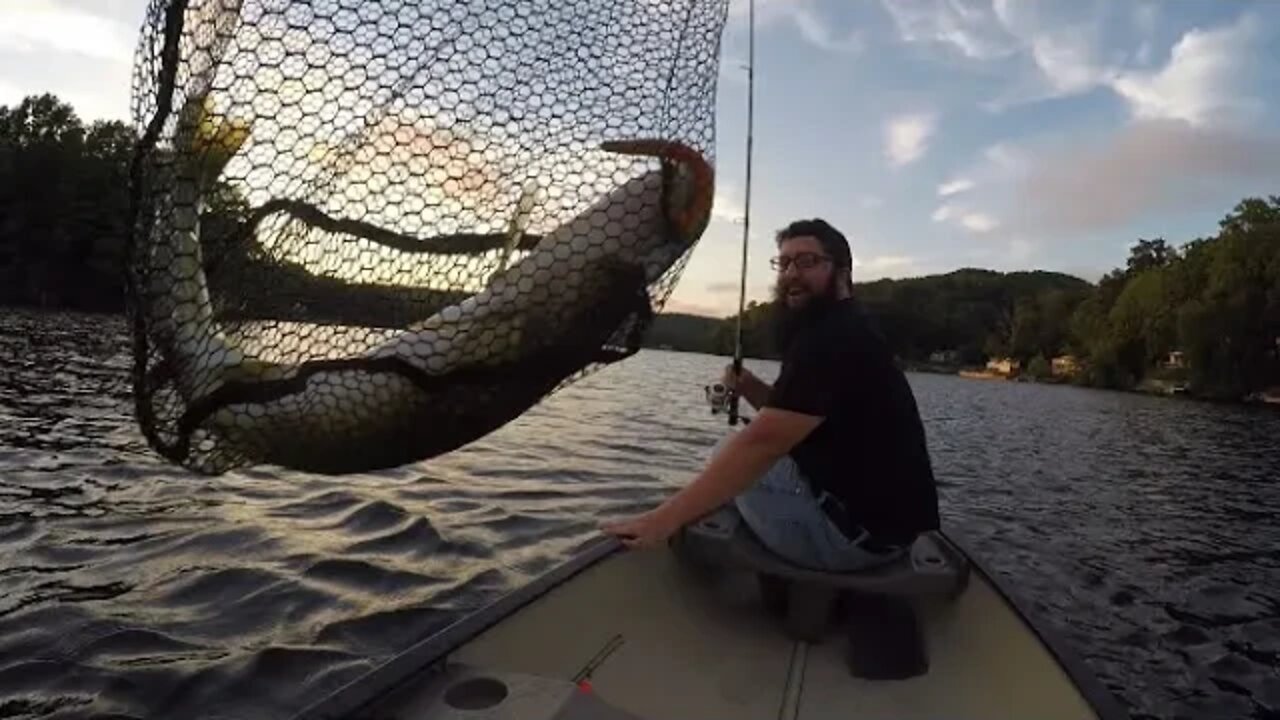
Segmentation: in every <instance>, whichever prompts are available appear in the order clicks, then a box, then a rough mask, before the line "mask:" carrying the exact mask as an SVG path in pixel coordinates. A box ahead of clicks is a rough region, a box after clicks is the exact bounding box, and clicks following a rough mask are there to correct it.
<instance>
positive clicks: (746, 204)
mask: <svg viewBox="0 0 1280 720" xmlns="http://www.w3.org/2000/svg"><path fill="white" fill-rule="evenodd" d="M755 78H756V0H748V4H747V181H746V193H745V195H746V197H745V199H744V200H743V204H742V276H741V278H740V279H739V282H740V285H739V288H738V328H737V331H736V332H735V336H734V343H733V376H734V377H735V378H738V377H740V376H741V375H742V315H743V313H744V312H745V311H746V303H747V239H748V238H749V237H750V236H751V145H752V139H753V138H752V129H753V119H754V118H753V113H754V111H755V85H756V83H755ZM739 397H740V393H739V392H738V390H737V389H736V388H735V390H734V391H733V392H732V393H731V394H730V397H729V424H730V425H737V424H738V419H739V416H738V398H739Z"/></svg>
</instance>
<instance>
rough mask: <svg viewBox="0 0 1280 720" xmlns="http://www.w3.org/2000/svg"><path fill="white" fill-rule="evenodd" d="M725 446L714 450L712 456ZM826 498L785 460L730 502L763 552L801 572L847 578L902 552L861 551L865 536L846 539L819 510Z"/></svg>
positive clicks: (863, 534)
mask: <svg viewBox="0 0 1280 720" xmlns="http://www.w3.org/2000/svg"><path fill="white" fill-rule="evenodd" d="M724 442H725V441H724V440H721V441H720V443H718V444H717V445H716V452H718V451H719V450H720V447H721V446H722V445H723V444H724ZM825 495H826V491H823V493H822V495H820V496H818V497H815V496H814V495H813V492H812V490H810V486H809V483H808V481H807V480H806V479H805V477H804V475H803V474H801V472H800V468H799V466H797V465H796V463H795V461H794V460H792V459H791V456H789V455H786V456H783V457H782V458H781V459H779V460H778V461H777V462H776V463H774V465H773V467H771V468H769V469H768V470H767V471H765V473H764V475H763V476H761V477H760V478H759V479H758V480H757V481H756V482H755V484H754V485H753V486H752V487H751V488H749V489H747V490H746V491H745V492H743V493H742V494H741V495H738V496H737V497H736V498H734V504H735V505H736V506H737V508H738V512H739V513H740V514H741V515H742V519H743V521H744V522H746V524H747V527H749V528H751V530H752V532H754V533H755V535H756V537H757V538H759V540H760V542H761V543H762V544H763V545H764V546H765V547H767V548H769V550H771V551H773V552H774V553H776V554H777V555H779V556H781V557H782V558H783V559H785V560H787V561H789V562H791V563H794V564H796V565H798V566H800V567H806V568H809V569H812V570H824V571H829V572H841V571H844V572H848V571H852V570H859V569H864V568H868V567H871V566H874V565H882V564H884V563H886V562H889V561H891V560H893V559H895V558H897V557H898V556H899V555H901V554H902V553H903V552H905V550H904V551H899V552H896V553H892V554H884V553H873V552H870V551H868V550H865V549H863V548H862V547H861V543H862V542H865V540H866V538H867V533H866V532H865V531H864V532H863V533H861V534H860V535H859V536H858V537H855V538H848V537H845V535H844V533H842V532H841V531H840V530H839V528H837V527H836V525H835V524H834V523H833V522H832V521H831V518H829V517H828V516H827V513H826V512H825V511H823V509H822V508H821V507H820V506H819V505H818V503H819V501H821V500H823V499H824V497H823V496H825Z"/></svg>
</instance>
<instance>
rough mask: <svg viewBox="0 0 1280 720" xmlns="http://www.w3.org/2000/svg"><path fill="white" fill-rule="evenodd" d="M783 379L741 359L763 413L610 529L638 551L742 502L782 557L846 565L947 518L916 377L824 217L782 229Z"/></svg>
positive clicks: (778, 310) (894, 547)
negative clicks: (858, 296)
mask: <svg viewBox="0 0 1280 720" xmlns="http://www.w3.org/2000/svg"><path fill="white" fill-rule="evenodd" d="M777 244H778V255H777V257H775V258H773V261H772V264H773V267H774V269H775V270H776V271H777V273H778V276H777V284H776V286H775V290H774V303H773V308H772V310H773V312H774V321H775V325H774V336H775V340H776V342H777V347H778V351H779V353H780V354H781V356H782V367H781V369H780V371H779V375H778V378H777V381H776V382H775V383H774V384H773V385H769V384H768V383H766V382H764V381H762V380H761V379H759V378H758V377H756V376H755V375H753V374H752V373H751V372H749V371H746V370H743V372H742V373H741V374H740V375H736V374H735V373H734V372H733V368H732V366H730V367H729V368H728V369H726V371H725V377H724V382H725V384H726V385H729V386H730V387H731V388H734V390H735V391H736V392H737V393H738V394H739V396H740V397H742V398H744V399H746V401H747V402H749V403H751V405H752V406H753V407H755V408H756V409H757V410H758V411H759V412H758V413H757V415H756V416H755V418H754V419H753V420H752V421H751V422H750V424H748V425H747V426H746V427H745V428H744V429H742V430H741V431H738V432H734V433H731V434H730V435H729V436H728V437H726V438H725V439H724V440H723V441H722V442H721V443H719V444H718V445H717V447H716V450H715V452H714V453H713V455H712V458H711V460H710V462H709V463H708V464H707V466H706V467H705V468H704V469H703V471H702V472H701V473H699V474H698V475H697V477H695V478H694V479H693V480H692V481H691V482H690V483H689V484H688V485H687V486H686V487H684V488H683V489H681V490H680V491H679V492H677V493H675V494H674V495H672V496H671V497H670V498H668V499H667V500H666V501H665V502H664V503H662V504H661V505H660V506H658V507H657V508H655V509H653V510H651V511H649V512H647V513H644V514H642V515H639V516H636V517H633V518H629V519H626V520H623V521H621V522H617V523H612V524H609V525H606V526H604V528H603V529H604V530H605V532H608V533H610V534H612V535H615V536H617V537H619V538H620V539H621V540H622V542H623V543H624V544H626V545H627V546H629V547H652V546H657V545H660V544H662V543H663V542H665V541H666V539H667V538H669V537H670V536H671V535H672V534H674V533H675V532H676V531H678V530H679V529H680V528H682V527H684V526H685V525H686V524H688V523H690V522H692V521H694V520H697V519H698V518H700V517H702V516H703V515H705V514H707V513H709V512H711V511H712V510H714V509H716V508H717V507H719V506H721V505H723V504H724V503H726V502H729V501H733V502H734V503H735V504H736V506H737V508H738V511H739V512H740V513H741V515H742V517H743V520H744V521H745V522H746V523H747V525H748V526H749V527H750V528H751V530H752V531H753V532H754V533H755V535H756V536H757V537H758V538H759V539H760V541H761V542H762V543H763V544H764V545H765V546H766V547H768V548H769V549H770V550H772V551H773V552H774V553H776V554H778V555H779V556H781V557H783V558H785V559H786V560H788V561H790V562H792V563H794V564H796V565H799V566H802V567H808V568H812V569H815V570H824V571H829V572H849V571H855V570H858V569H860V568H864V567H868V566H871V565H876V564H881V563H883V562H885V561H887V560H889V559H892V558H894V557H896V556H898V555H899V554H901V553H903V552H905V551H906V549H907V548H908V547H909V546H910V545H911V542H912V541H913V540H914V539H915V538H916V536H918V535H919V534H920V533H922V532H926V531H929V530H936V529H937V528H938V526H939V516H938V497H937V489H936V485H935V483H934V478H933V470H932V464H931V463H930V460H929V451H928V447H927V443H926V440H925V432H924V426H923V423H922V422H921V419H920V413H919V410H918V409H917V406H916V401H915V397H914V395H913V394H912V391H911V387H910V385H909V384H908V383H907V379H906V376H905V375H904V374H903V373H902V371H901V370H900V369H899V368H898V367H897V364H896V363H895V361H894V357H893V354H892V352H890V350H889V348H888V346H887V345H886V344H885V342H884V340H883V338H882V337H881V336H880V335H879V334H878V333H877V332H875V330H874V329H873V328H872V327H871V325H870V324H869V323H868V321H867V319H866V317H865V316H864V314H863V312H862V311H861V309H860V308H859V306H858V304H857V301H856V300H855V299H854V297H853V289H854V288H853V280H852V267H853V263H852V255H851V253H850V250H849V243H848V241H847V240H846V239H845V237H844V235H843V234H841V233H840V232H839V231H838V230H836V229H835V228H834V227H832V226H831V225H830V224H828V223H827V222H826V221H824V220H821V219H814V220H799V221H796V222H794V223H792V224H790V225H788V226H787V227H786V228H784V229H782V230H781V231H780V232H778V234H777Z"/></svg>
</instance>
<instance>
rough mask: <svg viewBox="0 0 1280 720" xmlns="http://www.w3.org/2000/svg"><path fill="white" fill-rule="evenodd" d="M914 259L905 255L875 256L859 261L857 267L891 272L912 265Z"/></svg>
mask: <svg viewBox="0 0 1280 720" xmlns="http://www.w3.org/2000/svg"><path fill="white" fill-rule="evenodd" d="M915 262H916V259H915V258H913V257H910V256H907V255H877V256H875V257H873V258H871V259H870V260H866V261H859V262H858V267H859V268H865V269H867V270H892V269H895V268H904V267H910V266H911V265H914V264H915Z"/></svg>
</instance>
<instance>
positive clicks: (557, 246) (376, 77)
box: [126, 0, 727, 473]
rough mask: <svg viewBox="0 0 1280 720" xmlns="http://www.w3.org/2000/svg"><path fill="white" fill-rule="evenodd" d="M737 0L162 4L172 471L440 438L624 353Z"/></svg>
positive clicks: (296, 461)
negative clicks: (175, 467) (730, 9)
mask: <svg viewBox="0 0 1280 720" xmlns="http://www.w3.org/2000/svg"><path fill="white" fill-rule="evenodd" d="M726 16H727V0H471V1H469V2H461V1H455V2H445V1H443V0H440V1H430V0H153V2H152V4H151V6H150V7H149V9H148V13H147V17H146V21H145V23H144V26H143V29H142V33H141V37H140V40H139V45H138V50H137V56H136V58H135V66H134V87H133V107H132V113H133V118H134V122H135V123H136V124H137V125H138V129H139V132H140V133H141V136H142V140H141V142H140V143H139V145H138V150H137V153H136V154H135V157H134V161H133V166H132V169H131V170H132V174H131V189H130V191H131V194H132V195H131V196H132V201H133V202H132V205H131V212H132V217H131V231H132V232H131V237H130V241H129V248H128V270H127V278H126V280H127V283H126V285H127V288H128V292H127V297H128V314H129V318H130V323H131V328H132V335H133V344H134V356H135V368H134V377H133V382H134V389H135V398H136V413H137V417H138V421H139V424H140V425H141V428H142V431H143V433H144V435H145V436H146V438H147V440H148V442H149V443H150V445H151V446H152V447H153V448H155V449H156V451H158V452H159V453H160V454H161V455H162V456H164V457H166V458H168V459H169V460H171V461H173V462H175V463H178V464H181V465H183V466H185V467H187V468H189V469H191V470H194V471H197V472H202V473H221V472H226V471H227V470H230V469H234V468H240V467H245V466H249V465H254V464H264V463H265V464H275V465H281V466H285V467H289V468H294V469H298V470H304V471H310V472H320V473H345V472H359V471H367V470H375V469H380V468H387V467H392V466H397V465H403V464H406V463H409V462H415V461H420V460H424V459H427V458H430V457H433V456H436V455H439V454H441V453H444V452H448V451H451V450H454V449H457V448H459V447H461V446H463V445H465V444H467V443H469V442H471V441H474V440H475V439H477V438H479V437H481V436H483V435H485V434H487V433H489V432H492V431H494V430H496V429H497V428H499V427H501V426H503V425H504V424H506V423H507V422H510V421H511V420H513V419H515V418H516V417H518V416H520V415H521V414H522V413H524V412H525V411H527V410H528V409H529V408H531V407H532V406H534V405H535V404H537V403H538V402H540V401H541V400H542V399H544V398H545V397H547V396H548V395H550V394H552V393H554V392H556V391H557V390H559V389H560V388H562V387H564V386H565V385H568V384H569V383H572V382H574V381H575V380H577V379H579V378H581V377H584V376H585V375H587V374H589V373H591V372H593V371H594V370H596V369H598V368H600V367H603V366H604V365H607V364H609V363H612V362H616V361H618V360H621V359H623V358H625V357H628V356H629V355H631V354H633V353H635V352H636V351H637V350H638V349H639V347H640V343H641V341H642V339H643V335H644V333H645V331H646V330H647V329H648V327H649V326H650V324H651V322H652V319H653V317H654V314H655V313H656V312H657V311H659V310H660V309H661V307H662V306H663V304H664V303H665V302H666V299H667V298H668V296H669V295H670V292H671V290H672V288H673V286H674V285H675V283H676V281H677V280H678V278H679V276H680V274H681V272H682V271H683V267H684V265H685V263H686V262H687V260H688V256H689V254H690V252H691V250H692V249H693V247H694V246H695V244H696V243H697V241H698V240H699V238H700V237H701V236H702V233H703V231H704V230H705V228H706V226H707V223H708V221H709V218H710V213H711V207H712V198H713V196H714V171H713V167H714V120H715V117H714V115H715V92H716V80H717V75H718V61H719V44H720V37H721V33H722V30H723V27H724V23H725V20H726Z"/></svg>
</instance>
